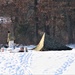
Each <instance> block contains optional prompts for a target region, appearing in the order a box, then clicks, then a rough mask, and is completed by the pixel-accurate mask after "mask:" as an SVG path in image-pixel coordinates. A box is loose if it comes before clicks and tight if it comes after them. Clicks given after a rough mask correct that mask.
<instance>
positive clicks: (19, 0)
mask: <svg viewBox="0 0 75 75" xmlns="http://www.w3.org/2000/svg"><path fill="white" fill-rule="evenodd" d="M0 16H2V17H5V16H6V17H10V19H11V23H10V25H8V24H7V26H6V27H5V26H3V24H0V28H1V27H3V31H2V32H1V31H0V36H1V34H2V33H3V32H4V33H3V34H5V35H7V31H8V30H10V31H11V32H13V33H12V34H14V35H15V42H16V43H22V44H36V43H38V41H39V39H40V35H39V33H42V32H45V33H46V34H48V35H50V37H51V38H55V39H56V40H58V41H60V42H62V43H64V44H68V43H75V1H74V0H0ZM1 29H2V28H1ZM6 38H7V37H6V36H5V39H6ZM0 39H4V35H3V38H0ZM0 41H1V40H0ZM0 43H2V42H0ZM3 43H6V41H4V42H3Z"/></svg>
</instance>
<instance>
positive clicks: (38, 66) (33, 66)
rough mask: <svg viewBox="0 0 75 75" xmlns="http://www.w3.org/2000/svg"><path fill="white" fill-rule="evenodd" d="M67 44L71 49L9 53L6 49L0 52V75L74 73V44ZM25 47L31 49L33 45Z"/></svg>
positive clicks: (60, 74) (61, 74)
mask: <svg viewBox="0 0 75 75" xmlns="http://www.w3.org/2000/svg"><path fill="white" fill-rule="evenodd" d="M68 46H70V47H72V48H73V50H71V51H69V50H68V51H33V50H28V51H29V52H23V53H10V52H9V50H10V49H8V51H5V52H0V75H38V74H39V75H40V74H41V75H74V74H75V71H74V70H75V48H74V47H75V45H68ZM25 47H27V49H31V48H34V47H35V46H34V45H30V46H25ZM17 50H19V48H16V49H15V51H17Z"/></svg>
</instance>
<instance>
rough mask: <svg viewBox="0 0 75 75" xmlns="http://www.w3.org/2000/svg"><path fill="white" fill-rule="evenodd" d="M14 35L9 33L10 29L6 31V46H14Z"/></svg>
mask: <svg viewBox="0 0 75 75" xmlns="http://www.w3.org/2000/svg"><path fill="white" fill-rule="evenodd" d="M14 40H15V38H14V36H13V35H12V34H11V33H10V31H8V36H7V44H8V46H9V47H10V48H11V47H12V48H14Z"/></svg>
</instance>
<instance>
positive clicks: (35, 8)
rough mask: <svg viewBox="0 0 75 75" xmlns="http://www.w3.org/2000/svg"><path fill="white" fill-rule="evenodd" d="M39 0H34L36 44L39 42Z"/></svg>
mask: <svg viewBox="0 0 75 75" xmlns="http://www.w3.org/2000/svg"><path fill="white" fill-rule="evenodd" d="M37 4H38V3H37V0H34V20H35V37H36V42H35V43H36V44H37V43H38V17H37Z"/></svg>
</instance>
